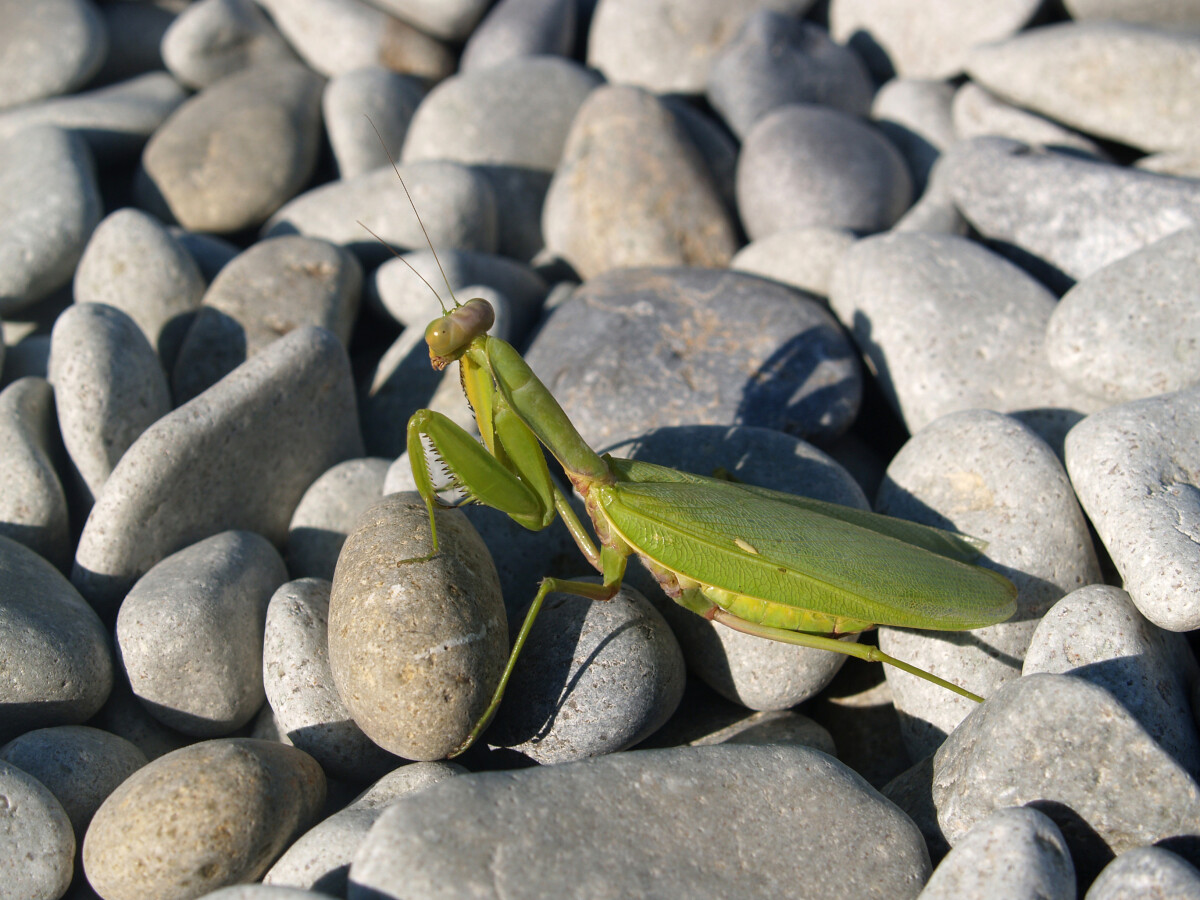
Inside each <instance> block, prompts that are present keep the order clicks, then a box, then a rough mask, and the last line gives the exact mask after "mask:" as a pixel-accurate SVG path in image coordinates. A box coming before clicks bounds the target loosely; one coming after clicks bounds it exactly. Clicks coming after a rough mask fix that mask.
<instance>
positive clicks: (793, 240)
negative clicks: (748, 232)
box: [729, 226, 857, 297]
mask: <svg viewBox="0 0 1200 900" xmlns="http://www.w3.org/2000/svg"><path fill="white" fill-rule="evenodd" d="M856 240H857V238H856V237H855V236H854V232H852V231H850V230H848V229H846V228H822V227H819V226H818V227H812V228H797V229H795V230H794V231H776V232H774V233H773V234H769V235H767V236H766V237H765V238H762V239H760V240H757V241H751V242H750V243H749V244H747V245H746V246H745V247H743V248H742V249H741V250H739V251H738V252H737V253H735V254H734V256H733V259H732V260H730V261H729V268H731V269H736V270H737V271H739V272H749V273H750V274H751V275H758V276H760V277H762V278H769V279H771V280H772V281H779V282H782V283H783V284H786V285H790V286H791V287H794V288H797V289H799V290H801V291H806V292H808V293H810V294H812V295H814V296H816V297H828V296H829V284H830V282H831V281H832V280H833V273H834V270H835V269H836V268H837V262H838V260H839V259H840V258H841V255H842V254H843V253H845V252H846V251H847V250H849V249H850V247H851V246H853V244H854V242H855V241H856Z"/></svg>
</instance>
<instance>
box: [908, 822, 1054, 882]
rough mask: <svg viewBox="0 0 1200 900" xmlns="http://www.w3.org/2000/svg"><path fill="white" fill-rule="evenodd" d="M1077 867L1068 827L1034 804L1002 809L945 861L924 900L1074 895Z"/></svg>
mask: <svg viewBox="0 0 1200 900" xmlns="http://www.w3.org/2000/svg"><path fill="white" fill-rule="evenodd" d="M1075 896H1076V893H1075V866H1074V865H1073V864H1072V863H1071V854H1070V853H1069V852H1068V850H1067V845H1066V842H1065V841H1064V840H1063V836H1062V832H1061V831H1059V830H1058V826H1057V825H1055V824H1054V822H1053V821H1051V820H1050V819H1049V818H1047V817H1046V816H1045V815H1044V814H1043V813H1040V812H1038V811H1037V809H1036V808H1034V807H1031V806H1010V807H1007V808H1003V809H998V810H997V811H996V812H994V813H992V814H991V815H990V816H988V817H987V818H986V819H984V820H983V821H981V822H980V823H979V824H978V825H976V826H975V827H973V828H972V829H971V830H970V831H968V832H967V833H966V834H965V835H964V836H963V837H962V839H961V840H960V841H959V843H958V844H957V845H956V846H955V847H954V849H953V850H951V851H950V854H949V855H948V856H947V857H946V858H945V859H944V860H942V862H941V863H940V864H939V865H938V867H937V868H936V869H934V871H933V875H932V876H931V877H930V879H929V881H928V882H926V884H925V888H924V890H922V891H921V894H920V900H955V898H959V897H1008V898H1011V900H1020V898H1027V900H1074V898H1075Z"/></svg>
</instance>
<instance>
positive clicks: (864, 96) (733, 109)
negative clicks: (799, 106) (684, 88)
mask: <svg viewBox="0 0 1200 900" xmlns="http://www.w3.org/2000/svg"><path fill="white" fill-rule="evenodd" d="M874 93H875V86H874V85H873V84H872V83H871V76H870V73H868V72H867V67H866V66H865V65H863V62H862V60H860V59H859V58H858V54H856V53H855V52H854V51H853V50H851V49H849V48H848V47H845V46H843V45H842V44H837V43H834V41H833V40H832V39H831V38H830V37H829V32H827V31H826V30H825V29H824V28H822V27H820V26H819V25H815V24H813V23H811V22H805V21H802V20H800V19H797V18H795V17H794V16H789V15H785V14H783V13H778V12H775V11H773V10H771V9H759V10H757V11H756V12H754V13H752V14H751V15H750V16H749V18H747V19H746V21H745V23H744V24H743V25H742V28H741V31H739V32H738V34H737V36H736V37H735V38H734V39H733V40H732V41H730V42H729V43H728V44H726V45H725V46H724V47H723V48H722V49H721V51H720V52H719V53H718V54H717V55H716V57H714V59H713V60H712V65H711V67H710V68H709V70H708V92H707V96H708V101H709V103H711V104H712V106H713V108H714V109H715V110H717V112H719V113H720V114H721V116H722V118H724V119H725V121H726V123H727V124H728V125H729V127H730V128H731V129H732V130H733V132H734V133H735V134H737V135H738V136H739V137H743V138H744V137H745V136H746V134H748V133H749V131H750V129H751V127H752V126H753V125H754V123H755V122H757V121H758V120H759V119H761V118H762V117H763V116H764V115H766V114H767V113H768V112H770V111H771V110H773V109H776V108H777V107H780V106H785V105H787V104H788V103H813V104H817V105H820V106H824V107H829V108H831V109H836V110H840V111H841V112H844V113H849V114H850V115H854V116H865V115H866V114H867V113H868V112H869V111H870V108H871V98H872V96H873V95H874Z"/></svg>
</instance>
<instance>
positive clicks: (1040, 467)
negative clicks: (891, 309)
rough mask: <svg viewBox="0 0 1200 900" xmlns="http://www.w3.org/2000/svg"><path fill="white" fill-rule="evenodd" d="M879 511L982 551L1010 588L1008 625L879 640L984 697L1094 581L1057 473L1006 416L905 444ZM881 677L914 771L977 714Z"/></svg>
mask: <svg viewBox="0 0 1200 900" xmlns="http://www.w3.org/2000/svg"><path fill="white" fill-rule="evenodd" d="M875 509H876V511H877V512H881V513H884V514H885V515H889V516H896V517H898V518H901V519H912V520H914V521H917V522H921V523H922V524H925V525H933V526H935V527H938V528H947V529H950V530H952V531H958V532H960V533H962V534H966V535H970V536H971V537H974V538H978V539H979V540H982V541H985V542H986V543H987V546H986V548H985V549H984V550H983V554H982V555H981V558H980V562H981V563H982V564H983V565H985V566H986V567H987V568H991V569H995V570H997V571H999V572H1000V573H1001V574H1002V575H1004V576H1005V577H1007V578H1008V579H1009V580H1010V581H1012V582H1013V584H1014V585H1016V587H1017V610H1016V613H1015V614H1014V615H1013V616H1012V618H1010V619H1009V620H1008V621H1007V622H1001V623H999V624H997V625H989V626H987V627H985V628H976V629H973V630H972V631H971V632H970V634H969V635H966V634H962V633H947V632H936V631H918V630H910V629H895V628H880V629H879V646H880V648H881V649H882V650H883V651H884V652H885V653H889V654H891V655H892V656H895V657H896V658H898V659H902V660H904V661H905V662H908V663H911V664H913V665H915V666H917V667H919V668H922V669H925V670H926V671H930V672H933V673H934V674H936V675H938V676H940V677H942V678H945V679H947V680H949V681H951V682H953V683H954V684H957V685H959V686H961V687H965V688H967V690H970V691H974V692H975V693H977V694H979V695H981V696H983V697H991V696H992V695H993V694H995V693H996V692H997V691H998V690H999V689H1000V688H1001V686H1002V685H1004V684H1005V683H1006V682H1008V681H1011V680H1012V679H1014V678H1016V677H1017V676H1018V675H1020V672H1021V660H1022V659H1023V658H1024V656H1025V653H1026V651H1027V649H1028V647H1029V642H1030V641H1031V640H1032V638H1033V633H1034V629H1035V628H1036V627H1037V624H1038V620H1039V619H1041V617H1042V616H1043V615H1045V613H1046V611H1047V610H1048V609H1049V608H1050V607H1051V606H1052V605H1053V604H1054V603H1055V602H1057V601H1058V600H1059V599H1060V598H1061V597H1062V596H1063V594H1065V593H1067V592H1068V591H1073V590H1075V589H1076V588H1079V587H1082V586H1083V585H1086V584H1095V583H1098V582H1099V581H1100V580H1101V575H1100V566H1099V563H1098V562H1097V560H1096V552H1095V549H1094V548H1093V546H1092V541H1091V536H1090V534H1089V532H1088V527H1087V522H1086V520H1085V519H1084V517H1083V513H1082V512H1081V511H1080V509H1079V504H1078V502H1077V501H1076V499H1075V495H1074V493H1073V492H1072V490H1071V483H1070V481H1068V479H1067V475H1066V473H1065V472H1064V471H1063V468H1062V464H1061V463H1060V462H1059V460H1058V457H1057V456H1055V454H1054V451H1053V450H1052V449H1051V448H1050V447H1049V446H1048V445H1047V444H1046V443H1045V442H1044V441H1043V440H1042V439H1041V438H1039V437H1038V435H1036V434H1035V433H1034V432H1033V431H1032V430H1031V429H1030V428H1028V427H1027V426H1025V425H1023V424H1021V423H1020V422H1018V421H1016V420H1015V419H1013V418H1011V417H1009V416H1002V415H1000V414H998V413H994V412H990V411H988V410H978V409H976V410H964V411H962V412H959V413H954V414H952V415H948V416H945V417H943V418H941V419H938V420H937V421H936V422H934V423H932V424H931V425H928V426H926V427H925V428H924V429H922V430H921V431H919V432H918V433H917V434H915V435H913V437H912V438H911V439H910V440H909V441H908V443H906V444H905V445H904V446H903V447H902V448H901V449H900V452H899V453H897V454H896V456H895V457H894V458H893V459H892V462H891V464H890V465H889V466H888V470H887V476H886V478H885V479H884V484H883V487H882V488H881V489H880V491H879V495H878V497H876V501H875ZM884 671H885V672H886V674H887V679H888V682H889V683H890V684H891V686H892V694H893V698H894V702H895V704H896V709H897V710H898V711H899V712H900V725H901V730H902V731H903V733H904V739H905V744H906V745H907V746H908V750H909V755H910V756H911V757H912V758H913V759H914V760H916V759H920V758H921V757H922V756H925V755H927V754H929V753H932V752H933V751H934V750H936V749H937V747H938V745H939V744H940V743H941V742H942V740H943V739H944V738H945V736H946V735H948V734H950V733H951V732H952V731H954V728H955V726H956V725H958V723H959V722H960V721H962V720H963V719H964V718H965V717H966V716H967V715H968V714H969V713H970V712H971V711H972V710H974V709H975V708H976V704H975V703H973V702H972V701H970V700H967V699H966V698H964V697H960V696H958V695H957V694H953V693H951V692H950V691H947V690H944V689H943V688H940V687H938V686H937V685H934V684H931V683H929V682H927V681H924V680H922V679H919V678H916V677H915V676H912V675H908V674H907V673H904V672H900V671H897V670H895V669H893V668H892V667H891V666H888V667H885V669H884Z"/></svg>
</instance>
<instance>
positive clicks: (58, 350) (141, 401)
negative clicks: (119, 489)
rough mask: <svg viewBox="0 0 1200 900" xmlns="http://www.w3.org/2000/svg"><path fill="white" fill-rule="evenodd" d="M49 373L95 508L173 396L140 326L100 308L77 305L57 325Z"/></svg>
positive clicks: (62, 424)
mask: <svg viewBox="0 0 1200 900" xmlns="http://www.w3.org/2000/svg"><path fill="white" fill-rule="evenodd" d="M48 368H49V372H48V375H49V379H50V383H51V384H52V385H53V386H54V394H55V399H56V401H57V402H56V408H57V411H58V426H59V429H60V430H61V432H62V441H63V444H64V445H65V447H66V450H67V453H68V454H69V455H70V457H71V463H72V464H73V466H74V467H75V471H76V472H77V473H78V475H79V477H80V479H82V481H83V484H84V493H85V494H86V499H85V501H84V502H85V505H86V507H89V508H90V507H91V505H92V503H93V502H94V499H95V497H96V495H97V494H98V493H100V489H101V488H102V487H103V486H104V482H105V481H107V480H108V476H109V475H111V474H112V470H113V468H114V467H115V466H116V464H117V462H118V461H119V460H120V459H121V456H122V455H124V453H125V451H126V450H128V449H129V447H130V446H131V445H132V444H133V442H134V441H135V440H137V438H138V436H139V435H141V433H142V432H143V431H145V430H146V429H147V428H149V427H150V426H151V425H153V424H154V423H155V422H157V421H158V420H159V419H160V418H161V417H162V416H165V415H166V414H167V413H168V412H170V411H171V391H170V389H169V388H168V387H167V379H166V376H165V375H164V373H163V369H162V365H161V363H160V362H159V359H158V354H157V353H155V352H154V348H153V347H152V346H150V342H149V341H147V340H146V335H145V334H144V333H143V332H142V330H141V329H140V328H139V327H138V324H137V322H135V321H134V320H133V319H132V318H130V317H129V316H127V315H126V314H125V313H123V312H121V310H119V309H117V308H115V307H112V306H105V305H104V304H101V303H76V304H74V305H73V306H70V307H68V308H67V309H66V310H65V311H64V312H63V313H62V315H60V316H59V317H58V318H57V319H56V320H55V322H54V330H53V331H52V332H51V336H50V362H49V367H48Z"/></svg>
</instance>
